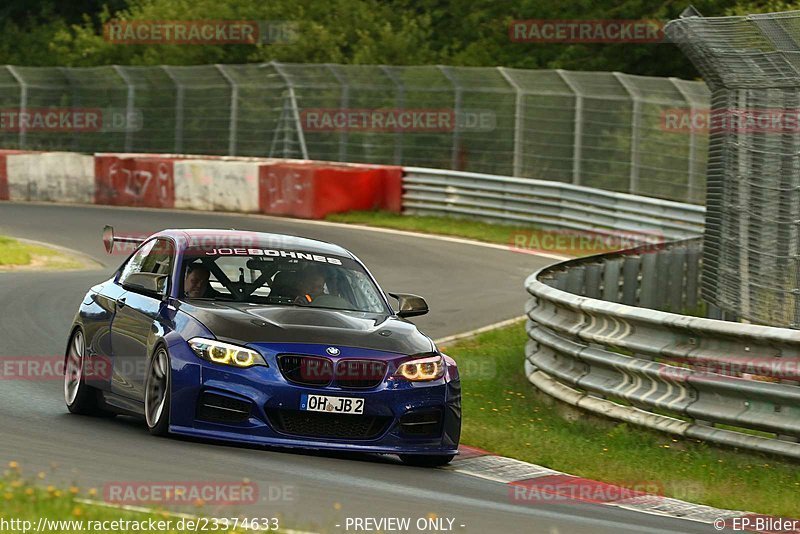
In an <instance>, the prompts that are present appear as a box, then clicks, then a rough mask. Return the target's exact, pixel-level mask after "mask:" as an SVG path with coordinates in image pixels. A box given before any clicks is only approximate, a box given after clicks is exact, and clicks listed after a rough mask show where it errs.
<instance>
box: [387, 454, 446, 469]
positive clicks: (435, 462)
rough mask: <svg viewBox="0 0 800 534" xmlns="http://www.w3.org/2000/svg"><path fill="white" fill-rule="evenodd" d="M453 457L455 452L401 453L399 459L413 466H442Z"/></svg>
mask: <svg viewBox="0 0 800 534" xmlns="http://www.w3.org/2000/svg"><path fill="white" fill-rule="evenodd" d="M455 457H456V455H455V454H436V455H433V454H431V455H428V454H401V455H400V460H402V462H403V463H404V464H406V465H413V466H415V467H442V466H443V465H447V464H449V463H450V462H451V461H452V460H453V458H455Z"/></svg>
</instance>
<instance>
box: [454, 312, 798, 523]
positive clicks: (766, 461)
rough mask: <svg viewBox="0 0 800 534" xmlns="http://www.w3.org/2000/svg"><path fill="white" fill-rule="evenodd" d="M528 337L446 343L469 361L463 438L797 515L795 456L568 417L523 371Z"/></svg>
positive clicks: (544, 460) (705, 499)
mask: <svg viewBox="0 0 800 534" xmlns="http://www.w3.org/2000/svg"><path fill="white" fill-rule="evenodd" d="M525 341H526V334H525V328H524V326H523V325H522V324H519V325H514V326H510V327H507V328H502V329H498V330H494V331H491V332H487V333H484V334H481V335H480V336H477V337H475V338H472V339H469V340H463V341H459V342H456V343H454V344H452V345H449V346H447V347H446V348H445V351H446V352H447V354H449V355H450V356H452V357H453V358H455V359H456V361H457V362H458V364H459V368H460V369H462V381H463V391H464V397H463V410H464V426H463V433H462V442H463V443H464V444H467V445H472V446H474V447H479V448H483V449H487V450H489V451H492V452H494V453H497V454H500V455H503V456H510V457H512V458H518V459H520V460H525V461H528V462H532V463H536V464H540V465H544V466H547V467H550V468H552V469H556V470H558V471H564V472H566V473H569V474H572V475H578V476H582V477H586V478H589V479H594V480H601V481H604V482H609V483H615V484H618V485H621V486H628V487H631V486H636V485H640V484H642V483H644V482H647V483H650V484H652V485H656V487H658V488H659V489H663V493H664V494H665V495H666V496H669V497H675V498H678V499H683V500H687V501H691V502H697V503H702V504H707V505H710V506H715V507H718V508H730V509H736V510H746V511H750V512H756V513H763V514H771V515H778V516H784V517H800V499H798V495H800V465H798V464H797V463H792V462H788V461H781V460H779V459H776V458H773V457H767V456H763V455H758V454H751V453H747V452H739V451H734V450H726V449H721V448H717V447H714V446H710V445H707V444H705V443H702V442H698V441H696V440H685V439H676V438H673V437H672V436H670V435H667V434H661V433H657V432H652V431H649V430H646V429H640V428H636V427H630V426H628V425H626V424H624V423H615V422H613V421H608V422H606V421H598V420H596V419H589V418H580V419H578V420H576V421H572V422H571V421H569V420H567V419H565V418H564V417H562V416H561V415H560V414H559V411H558V410H557V406H558V405H557V404H554V403H552V402H547V401H546V400H542V399H540V398H539V397H538V396H535V394H534V390H533V386H532V385H531V384H530V383H529V382H528V380H527V378H526V377H525V374H524V371H523V367H522V366H523V359H524V348H525ZM652 485H651V486H648V487H653V486H652Z"/></svg>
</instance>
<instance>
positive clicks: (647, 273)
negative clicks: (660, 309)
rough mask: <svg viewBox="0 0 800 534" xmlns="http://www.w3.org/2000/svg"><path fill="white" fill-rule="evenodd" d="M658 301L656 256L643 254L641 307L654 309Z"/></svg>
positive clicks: (640, 292)
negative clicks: (656, 300)
mask: <svg viewBox="0 0 800 534" xmlns="http://www.w3.org/2000/svg"><path fill="white" fill-rule="evenodd" d="M655 299H656V255H655V254H642V284H641V288H640V291H639V306H641V307H643V308H652V307H653V306H655Z"/></svg>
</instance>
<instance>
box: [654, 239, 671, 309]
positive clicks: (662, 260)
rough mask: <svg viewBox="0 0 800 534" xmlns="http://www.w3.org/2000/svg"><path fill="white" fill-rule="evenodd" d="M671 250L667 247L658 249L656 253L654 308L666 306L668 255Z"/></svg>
mask: <svg viewBox="0 0 800 534" xmlns="http://www.w3.org/2000/svg"><path fill="white" fill-rule="evenodd" d="M671 253H672V252H671V251H670V250H669V249H666V250H660V251H658V253H656V280H657V282H656V301H655V308H656V309H657V310H663V309H664V308H665V307H666V306H667V296H668V295H669V264H670V261H669V256H670V254H671Z"/></svg>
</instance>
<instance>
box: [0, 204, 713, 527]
mask: <svg viewBox="0 0 800 534" xmlns="http://www.w3.org/2000/svg"><path fill="white" fill-rule="evenodd" d="M104 224H114V226H115V227H116V229H117V231H118V232H120V233H128V232H130V233H133V232H149V231H156V230H160V229H163V228H190V227H195V228H197V227H200V228H203V227H205V228H209V227H210V228H236V229H251V230H259V231H274V232H283V233H291V234H296V235H304V236H308V237H313V238H319V239H324V240H327V241H333V242H336V243H339V244H341V245H343V246H345V247H347V248H349V249H350V250H352V251H353V252H355V254H356V255H358V256H359V257H360V258H361V259H362V260H363V261H364V262H365V263H366V264H367V266H368V267H369V268H370V269H371V270H372V272H373V274H374V275H375V276H376V278H377V279H378V281H379V282H380V283H381V285H382V286H383V287H384V289H387V290H396V291H405V292H411V293H418V294H421V295H423V296H425V297H426V298H427V299H428V302H429V304H430V307H431V310H432V311H431V314H430V315H428V316H425V317H421V318H419V320H418V321H415V322H417V324H419V325H420V326H421V327H422V328H423V330H424V331H426V333H428V334H429V335H431V336H432V337H434V338H439V337H442V336H447V335H450V334H456V333H459V332H463V331H466V330H470V329H473V328H477V327H480V326H485V325H487V324H491V323H495V322H497V321H501V320H503V319H508V318H512V317H515V316H519V315H521V314H522V313H523V305H524V302H525V295H524V291H523V289H522V284H523V281H524V279H525V277H526V276H527V275H529V274H530V273H531V272H532V271H533V270H534V269H536V268H537V267H540V266H542V265H545V264H547V263H551V262H552V261H553V260H551V259H545V258H539V257H535V256H531V255H526V254H517V253H513V252H510V251H505V250H498V249H491V248H486V247H479V246H474V245H469V244H462V243H452V242H446V241H438V240H431V239H419V238H415V237H410V236H400V235H393V234H387V233H377V232H370V231H365V230H361V229H357V228H352V229H349V228H341V227H330V226H323V225H317V224H313V225H312V224H305V223H302V222H298V221H292V220H288V219H274V218H266V217H248V216H234V215H220V214H208V213H197V212H176V211H156V210H135V209H120V208H104V207H94V206H59V205H46V204H15V203H8V202H5V203H0V235H11V236H16V237H22V238H29V239H35V240H39V241H45V242H49V243H53V244H56V245H61V246H65V247H69V248H72V249H75V250H78V251H80V252H83V253H86V254H88V255H90V256H92V257H94V258H96V259H97V261H99V262H101V263H102V264H104V266H105V267H104V269H103V270H93V271H81V272H60V273H59V272H50V273H25V272H14V273H0V306H2V312H0V317H2V319H0V339H1V340H2V344H0V356H53V355H56V354H59V355H63V353H64V346H65V344H66V336H67V331H68V328H69V326H70V324H71V321H72V318H73V316H74V314H75V312H76V310H77V306H78V303H79V300H80V298H81V296H82V295H83V294H84V293H85V292H86V290H87V289H88V288H89V287H90V286H91V285H93V284H94V283H96V282H98V281H101V280H104V279H105V278H107V276H108V275H109V274H110V273H111V272H112V271H113V270H114V269H115V268H116V267H117V266H118V265H119V264H120V263H121V262H122V261H123V259H124V257H122V256H108V255H106V254H105V252H104V250H103V246H102V243H101V240H100V234H101V230H102V227H103V225H104ZM520 366H522V359H521V358H520ZM575 454H581V451H575ZM11 460H15V461H17V462H19V463H20V465H21V467H22V468H23V471H24V473H25V474H26V475H27V476H29V477H31V476H34V474H35V473H36V472H38V471H45V472H47V473H48V475H47V479H46V482H47V483H54V484H57V485H59V484H72V483H74V484H77V485H78V486H80V487H81V488H87V487H96V488H98V490H99V492H100V495H99V496H98V499H100V500H102V495H103V487H104V485H105V484H107V483H109V482H117V483H118V482H121V481H123V482H132V481H147V482H151V483H152V482H169V481H172V482H175V481H182V482H187V481H215V482H222V481H229V482H237V481H241V480H242V479H244V478H247V479H249V480H251V481H253V482H254V483H257V484H258V486H259V496H260V501H261V502H260V503H259V504H252V505H248V506H244V507H242V506H239V507H233V506H207V507H206V508H204V509H202V510H197V509H193V508H190V509H189V511H190V512H193V513H199V514H203V515H214V516H217V517H235V516H241V517H251V518H252V517H274V516H280V517H281V526H282V527H284V528H295V529H298V530H303V531H315V532H356V530H354V529H353V527H351V528H350V529H349V530H346V528H345V526H346V523H345V521H346V518H347V517H351V518H353V517H358V518H365V517H373V518H379V517H411V518H413V520H412V525H413V521H416V518H420V517H426V516H427V515H428V514H435V515H436V516H438V517H439V518H452V519H454V522H453V527H452V530H453V531H454V532H476V533H477V532H494V533H505V532H544V533H552V534H556V533H568V532H608V533H612V532H613V533H617V532H711V531H713V528H711V526H706V525H701V524H699V523H694V522H689V521H683V520H676V519H670V518H665V517H660V516H655V515H648V514H642V513H636V512H631V511H626V510H623V509H617V508H612V507H601V506H595V505H589V504H583V503H577V502H576V503H568V504H559V505H554V504H550V505H544V504H538V505H533V506H523V505H519V504H515V503H513V502H512V501H511V500H510V498H509V493H508V489H507V488H506V486H505V485H504V484H501V483H497V482H493V481H489V480H484V479H481V478H476V477H473V476H468V475H466V474H462V473H458V472H455V471H453V470H449V469H422V468H412V467H406V466H403V465H401V464H400V463H399V461H398V460H397V459H396V458H394V457H389V456H345V455H334V454H325V455H323V454H310V453H302V452H291V451H286V450H277V449H264V448H246V447H235V446H229V445H223V444H213V443H202V442H195V441H188V440H179V439H159V438H155V437H152V436H150V435H149V434H148V432H147V430H146V429H145V427H144V424H143V423H141V422H139V421H136V420H135V419H132V418H127V417H117V418H114V419H93V418H87V417H80V416H74V415H70V414H68V413H67V410H66V408H65V406H64V399H63V383H62V382H61V381H60V380H38V381H21V380H4V381H0V465H5V464H7V463H8V462H9V461H11ZM54 465H55V468H53V466H54ZM643 476H644V475H643ZM183 511H186V509H184V510H183ZM446 524H447V523H445V525H446ZM337 525H339V526H337ZM462 525H463V526H462ZM384 531H385V529H384ZM361 532H364V531H363V530H361ZM411 532H418V531H417V530H414V529H412V530H411ZM427 532H431V530H428V531H427Z"/></svg>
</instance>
